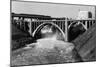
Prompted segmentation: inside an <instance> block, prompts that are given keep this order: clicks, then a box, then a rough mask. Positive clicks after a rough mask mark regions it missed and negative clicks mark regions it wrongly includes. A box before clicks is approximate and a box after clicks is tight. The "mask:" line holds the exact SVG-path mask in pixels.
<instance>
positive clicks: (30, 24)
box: [29, 19, 32, 35]
mask: <svg viewBox="0 0 100 67" xmlns="http://www.w3.org/2000/svg"><path fill="white" fill-rule="evenodd" d="M29 33H30V35H32V20H31V19H30V21H29Z"/></svg>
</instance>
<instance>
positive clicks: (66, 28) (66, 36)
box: [65, 18, 68, 41]
mask: <svg viewBox="0 0 100 67" xmlns="http://www.w3.org/2000/svg"><path fill="white" fill-rule="evenodd" d="M65 41H68V21H67V18H65Z"/></svg>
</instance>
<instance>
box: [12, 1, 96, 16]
mask: <svg viewBox="0 0 100 67" xmlns="http://www.w3.org/2000/svg"><path fill="white" fill-rule="evenodd" d="M79 11H91V12H92V13H93V16H94V15H95V7H94V6H82V5H81V6H79V5H67V4H66V5H65V4H51V3H37V2H20V1H12V12H14V13H25V14H40V15H49V16H52V17H71V18H76V17H77V15H78V12H79Z"/></svg>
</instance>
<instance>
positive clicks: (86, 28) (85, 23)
mask: <svg viewBox="0 0 100 67" xmlns="http://www.w3.org/2000/svg"><path fill="white" fill-rule="evenodd" d="M85 27H86V30H87V29H88V28H87V21H85Z"/></svg>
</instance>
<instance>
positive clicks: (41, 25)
mask: <svg viewBox="0 0 100 67" xmlns="http://www.w3.org/2000/svg"><path fill="white" fill-rule="evenodd" d="M45 24H51V25H53V26H55V27H57V28H58V29H59V31H60V32H61V34H62V35H63V37H64V39H65V34H64V32H63V31H62V29H61V28H60V27H59V26H58V25H57V24H55V23H52V22H45V23H42V24H40V25H39V26H38V27H37V28H36V29H35V30H34V32H33V33H32V36H33V37H34V36H35V34H36V32H37V31H38V29H40V28H41V27H43V25H45Z"/></svg>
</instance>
